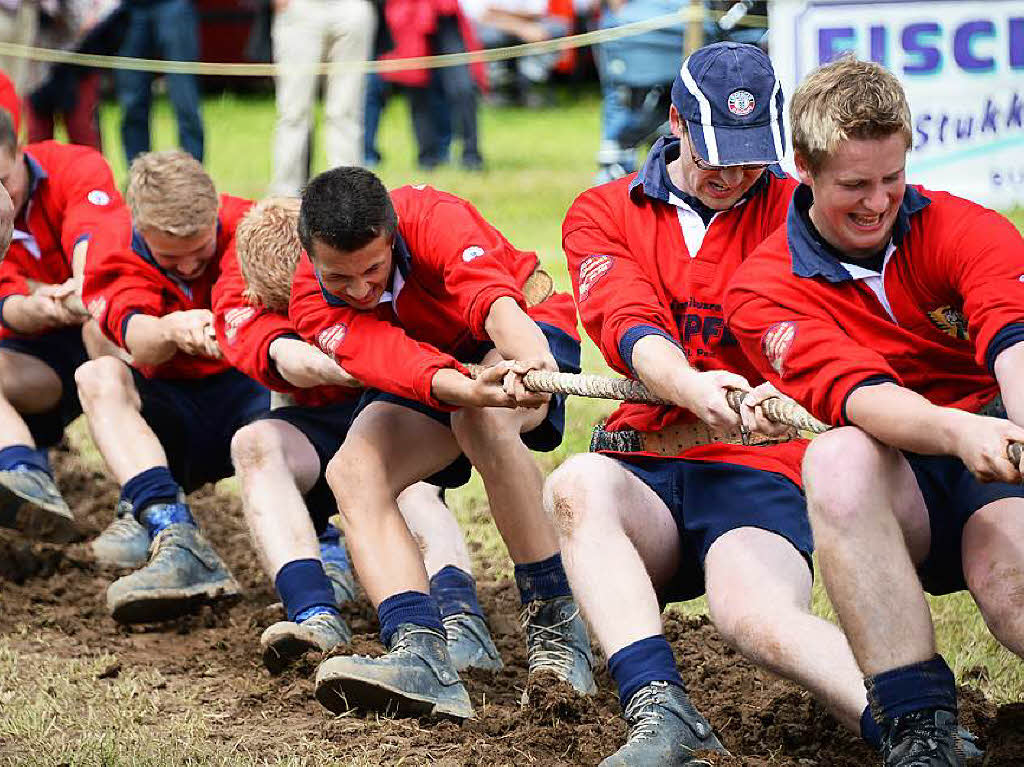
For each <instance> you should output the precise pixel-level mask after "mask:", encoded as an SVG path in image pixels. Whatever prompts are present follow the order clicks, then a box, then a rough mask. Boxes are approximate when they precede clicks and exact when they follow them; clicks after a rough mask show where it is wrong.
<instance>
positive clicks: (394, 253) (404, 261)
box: [307, 230, 412, 306]
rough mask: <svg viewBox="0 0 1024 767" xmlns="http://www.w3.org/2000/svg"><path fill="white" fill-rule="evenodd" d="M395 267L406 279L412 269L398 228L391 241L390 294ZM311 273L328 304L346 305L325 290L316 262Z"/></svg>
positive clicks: (408, 253) (392, 288)
mask: <svg viewBox="0 0 1024 767" xmlns="http://www.w3.org/2000/svg"><path fill="white" fill-rule="evenodd" d="M307 258H309V260H310V263H312V261H313V259H312V258H311V257H309V255H308V254H307ZM396 268H397V270H398V273H399V274H401V275H402V279H403V280H405V279H408V277H409V272H410V271H412V254H411V253H410V252H409V246H408V245H406V244H405V240H404V239H403V237H402V235H401V234H399V232H398V230H395V235H394V240H393V241H392V243H391V276H390V277H388V290H389V291H390V292H391V293H392V295H393V294H394V290H395V269H396ZM313 274H315V275H316V282H317V284H318V285H319V286H320V292H321V293H322V294H323V297H324V301H326V302H327V305H328V306H348V302H347V301H345V300H343V299H341V298H338V297H337V296H336V295H334V294H333V293H329V292H328V291H327V288H325V287H324V282H323V280H321V279H320V270H319V269H317V268H316V264H313Z"/></svg>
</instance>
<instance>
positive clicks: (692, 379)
mask: <svg viewBox="0 0 1024 767" xmlns="http://www.w3.org/2000/svg"><path fill="white" fill-rule="evenodd" d="M675 389H676V392H675V396H673V397H672V400H673V401H674V402H675V403H676V404H677V405H679V406H680V407H684V408H686V409H687V410H689V411H690V412H691V413H693V414H694V415H695V416H697V417H698V418H700V420H702V421H704V423H706V424H707V425H708V426H710V427H711V428H713V429H738V428H739V427H740V425H741V421H740V414H739V413H737V412H736V411H735V410H733V409H732V408H731V407H730V406H729V401H728V400H727V399H726V394H728V392H729V390H730V389H739V390H740V391H744V392H748V391H750V384H749V383H747V379H746V378H744V377H743V376H741V375H737V374H736V373H730V372H729V371H727V370H706V371H703V372H699V371H696V370H693V369H689V370H687V371H686V372H685V373H684V374H683V376H682V377H681V379H680V380H679V381H678V382H677V384H676V387H675Z"/></svg>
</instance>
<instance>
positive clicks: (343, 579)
mask: <svg viewBox="0 0 1024 767" xmlns="http://www.w3.org/2000/svg"><path fill="white" fill-rule="evenodd" d="M319 542H320V561H321V562H323V565H324V573H326V574H327V578H328V580H330V582H331V588H332V589H333V590H334V601H335V602H336V603H337V604H339V605H343V604H345V603H346V602H354V601H355V598H356V579H355V574H354V573H353V572H352V563H351V562H350V560H349V558H348V550H347V549H346V548H345V540H344V539H343V538H342V537H341V533H339V532H338V528H336V527H335V526H334V525H332V524H328V525H327V529H326V530H324V531H323V532H322V533H321V534H320V536H319Z"/></svg>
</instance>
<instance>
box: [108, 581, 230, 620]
mask: <svg viewBox="0 0 1024 767" xmlns="http://www.w3.org/2000/svg"><path fill="white" fill-rule="evenodd" d="M241 598H242V594H241V591H240V590H239V588H238V586H237V584H235V583H225V584H223V585H220V586H214V587H212V588H211V587H210V586H191V587H189V588H184V589H147V590H145V591H140V592H135V593H133V592H128V593H127V594H125V595H124V596H123V597H121V598H120V599H119V600H118V602H117V603H116V604H112V605H108V606H109V607H110V615H111V617H113V619H114V620H115V621H117V622H118V623H125V624H132V623H158V622H160V621H167V620H171V619H173V618H180V617H181V616H182V615H189V614H191V613H194V612H197V611H198V610H199V609H200V608H201V607H202V606H203V605H213V604H216V605H220V606H224V607H230V606H232V605H235V604H237V603H238V602H239V601H240V600H241Z"/></svg>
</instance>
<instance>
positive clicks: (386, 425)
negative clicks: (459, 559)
mask: <svg viewBox="0 0 1024 767" xmlns="http://www.w3.org/2000/svg"><path fill="white" fill-rule="evenodd" d="M410 446H413V448H412V449H410ZM458 455H459V447H458V445H457V444H456V442H455V440H454V438H453V437H452V434H451V431H449V430H448V429H447V428H445V427H444V426H442V425H441V424H439V423H438V422H437V421H435V420H433V419H432V418H430V417H429V416H426V415H424V414H422V413H418V412H416V411H414V410H410V409H408V408H405V407H402V406H400V405H393V404H390V403H384V402H377V403H373V404H371V405H370V406H369V407H367V408H366V409H365V410H364V411H363V412H362V413H360V414H359V416H358V417H357V418H356V420H355V421H354V422H353V424H352V428H351V429H349V433H348V437H346V439H345V444H343V445H342V446H341V449H340V450H339V451H338V452H337V454H336V455H335V456H334V458H332V459H331V462H330V464H328V466H327V481H328V483H329V484H330V486H331V490H332V491H334V495H335V498H337V500H338V511H339V512H340V516H341V523H342V528H343V529H344V532H345V540H346V542H347V544H348V547H349V554H350V555H351V557H352V563H353V564H354V565H355V568H356V572H357V573H358V574H359V581H360V583H362V585H363V589H364V590H365V591H366V594H367V596H368V597H369V599H370V602H371V603H372V604H373V606H374V607H377V606H378V605H379V604H380V603H381V602H382V601H383V600H384V599H387V598H388V597H389V596H392V595H394V594H399V593H402V592H405V591H419V592H421V593H424V594H427V593H429V588H428V585H427V573H426V570H425V569H424V566H423V557H422V556H421V554H420V548H419V546H418V545H417V544H416V540H415V539H414V538H413V536H412V534H411V533H410V532H409V528H408V526H407V525H406V523H405V520H404V519H403V518H402V514H401V512H400V511H399V509H398V504H397V502H396V500H395V499H396V498H397V497H398V495H399V493H401V492H402V490H404V489H405V488H406V487H408V486H409V485H411V484H413V483H415V482H418V481H420V480H421V479H423V478H424V477H429V476H430V475H431V474H433V473H434V472H436V471H439V470H441V469H443V468H444V467H445V466H447V465H448V464H449V463H451V462H452V461H453V460H455V458H456V457H458Z"/></svg>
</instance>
